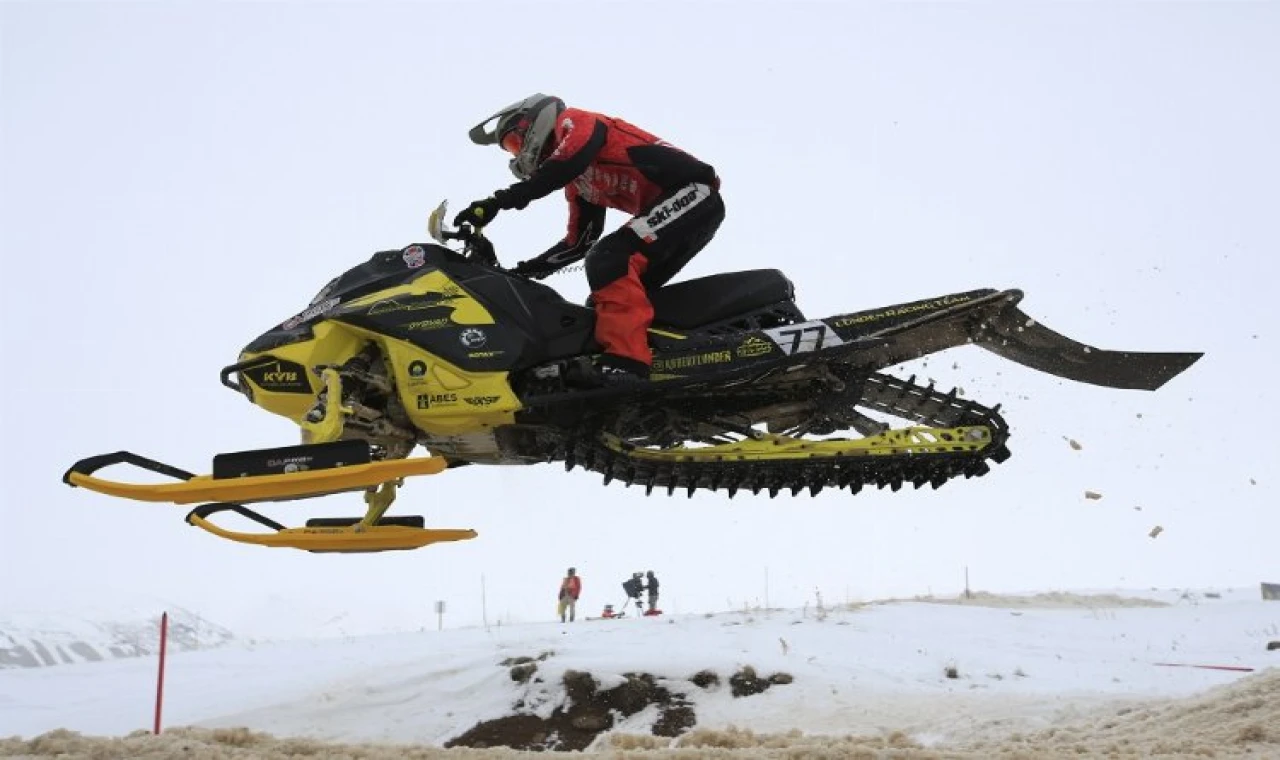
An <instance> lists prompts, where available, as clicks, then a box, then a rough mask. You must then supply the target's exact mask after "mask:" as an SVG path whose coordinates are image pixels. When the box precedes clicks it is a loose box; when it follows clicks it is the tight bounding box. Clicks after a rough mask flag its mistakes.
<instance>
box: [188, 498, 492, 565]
mask: <svg viewBox="0 0 1280 760" xmlns="http://www.w3.org/2000/svg"><path fill="white" fill-rule="evenodd" d="M226 511H231V512H235V513H236V514H239V515H240V516H242V517H245V518H248V519H250V520H252V521H254V522H256V523H258V524H260V525H263V526H265V527H267V528H270V529H272V530H273V531H275V532H274V533H246V532H241V531H233V530H227V529H226V528H222V527H219V526H218V525H215V524H214V523H212V522H210V521H209V519H208V518H209V516H210V515H213V514H216V513H218V512H226ZM187 522H188V523H190V524H191V525H194V526H196V527H197V528H201V529H203V530H206V531H208V532H210V533H212V534H214V535H215V536H219V537H221V538H226V539H229V540H231V541H236V542H239V543H242V544H256V545H258V546H270V547H286V548H290V549H303V550H305V551H309V552H315V553H341V554H351V553H368V552H381V551H393V550H408V549H420V548H422V547H424V546H429V545H431V544H437V543H441V542H444V541H465V540H468V539H472V538H475V537H476V535H477V534H476V532H475V531H474V530H470V529H457V528H426V527H424V521H423V519H422V517H420V516H416V515H415V516H402V517H382V518H379V519H378V521H377V522H376V523H374V524H372V525H362V524H361V518H359V517H349V518H348V517H331V518H325V517H316V518H312V519H310V520H307V523H306V527H303V528H286V527H285V526H283V525H281V524H280V523H278V522H276V521H274V520H271V519H270V518H267V517H264V516H262V515H260V514H258V513H257V512H254V511H253V510H251V509H248V508H247V507H245V506H244V505H241V504H205V505H204V506H200V507H196V508H195V509H193V510H191V512H190V513H188V514H187Z"/></svg>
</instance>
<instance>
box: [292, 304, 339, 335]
mask: <svg viewBox="0 0 1280 760" xmlns="http://www.w3.org/2000/svg"><path fill="white" fill-rule="evenodd" d="M337 305H338V299H336V298H328V299H325V300H323V301H321V302H320V303H318V304H316V305H315V306H312V307H311V308H309V309H306V310H305V311H303V312H302V313H301V314H297V315H295V316H292V317H289V318H288V319H286V320H285V321H284V322H281V323H280V327H281V328H282V329H285V330H292V329H293V328H295V327H297V326H298V325H300V324H302V323H303V322H307V321H309V320H312V319H315V318H316V317H318V316H320V315H321V314H324V313H325V312H327V311H329V310H330V309H332V308H333V307H335V306H337Z"/></svg>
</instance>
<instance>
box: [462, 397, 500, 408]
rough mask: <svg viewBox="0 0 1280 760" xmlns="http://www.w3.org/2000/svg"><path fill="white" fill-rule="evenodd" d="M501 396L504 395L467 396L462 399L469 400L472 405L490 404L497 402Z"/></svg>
mask: <svg viewBox="0 0 1280 760" xmlns="http://www.w3.org/2000/svg"><path fill="white" fill-rule="evenodd" d="M500 398H502V397H501V396H467V397H466V398H464V399H462V400H463V401H465V402H467V403H468V404H471V405H472V406H489V405H490V404H494V403H497V401H498V399H500Z"/></svg>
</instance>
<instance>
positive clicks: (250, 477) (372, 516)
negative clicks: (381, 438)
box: [63, 441, 477, 553]
mask: <svg viewBox="0 0 1280 760" xmlns="http://www.w3.org/2000/svg"><path fill="white" fill-rule="evenodd" d="M115 464H130V465H133V466H135V467H139V468H142V469H145V470H149V471H151V472H154V473H157V474H160V475H165V476H167V477H170V478H173V479H175V480H177V481H178V482H176V483H163V484H138V483H122V482H119V481H113V480H105V479H102V478H97V477H94V475H93V473H95V472H97V471H98V470H100V469H102V468H104V467H108V466H111V465H115ZM445 467H446V464H445V461H444V459H442V458H440V457H430V458H418V459H406V460H391V461H377V462H375V461H370V450H369V445H368V443H366V442H364V441H336V442H333V443H322V444H308V445H302V446H289V447H283V448H276V449H261V450H255V451H241V452H235V453H230V454H220V455H218V456H216V457H214V466H213V474H212V475H195V474H193V473H190V472H187V471H186V470H183V469H180V468H177V467H174V466H172V465H168V464H164V463H162V462H157V461H155V460H153V459H148V458H146V457H142V456H139V455H137V454H133V453H131V452H128V451H119V452H115V453H113V454H103V455H100V456H96V457H89V458H88V459H83V460H81V461H79V462H77V463H76V464H75V465H73V466H72V467H71V469H70V470H68V471H67V472H66V474H65V475H64V476H63V481H64V482H66V483H67V484H69V485H72V486H78V487H83V488H88V489H90V490H93V491H98V492H99V493H105V494H108V495H112V496H120V497H124V498H131V499H137V500H140V501H151V502H169V503H172V504H191V503H194V502H199V501H206V500H215V501H214V502H213V503H209V504H204V505H201V506H199V507H196V508H195V509H193V510H191V512H190V513H188V514H187V518H186V519H187V522H188V523H189V524H191V525H194V526H196V527H198V528H201V529H203V530H205V531H208V532H209V533H212V534H214V535H216V536H219V537H221V538H226V539H229V540H231V541H237V542H239V543H246V544H256V545H259V546H269V547H288V548H293V549H303V550H305V551H310V552H334V553H357V552H359V553H366V552H379V551H391V550H406V549H418V548H421V547H424V546H428V545H430V544H435V543H440V542H444V541H463V540H467V539H471V538H475V537H476V535H477V534H476V532H475V531H474V530H470V529H454V528H426V527H424V525H425V522H424V520H423V518H422V517H420V516H399V517H385V516H384V515H385V513H386V511H387V508H388V507H390V506H391V503H392V502H393V501H394V500H395V494H396V489H397V488H398V487H399V486H401V485H403V483H404V479H405V478H406V477H410V476H414V475H431V474H435V473H438V472H440V471H442V470H443V469H444V468H445ZM353 490H363V491H364V492H365V502H366V504H367V512H366V514H365V516H364V517H351V518H345V517H340V518H313V519H311V520H308V521H307V523H306V526H305V527H302V528H287V527H285V526H283V525H281V524H280V523H277V522H275V521H274V520H271V519H270V518H267V517H264V516H263V515H261V514H259V513H257V512H254V511H253V510H251V509H249V508H247V507H245V506H244V504H245V503H249V502H260V501H289V500H294V499H307V498H315V497H319V496H326V495H329V494H333V493H338V492H342V491H353ZM232 499H235V501H231V500H232ZM218 512H234V513H236V514H238V515H240V516H241V517H245V518H247V519H249V520H252V521H253V522H256V523H258V524H259V525H262V526H264V527H267V528H270V529H271V530H272V531H274V532H272V533H246V532H240V531H233V530H228V529H226V528H223V527H221V526H219V525H217V524H215V523H213V522H210V521H209V519H208V518H209V517H210V516H211V515H214V514H217V513H218Z"/></svg>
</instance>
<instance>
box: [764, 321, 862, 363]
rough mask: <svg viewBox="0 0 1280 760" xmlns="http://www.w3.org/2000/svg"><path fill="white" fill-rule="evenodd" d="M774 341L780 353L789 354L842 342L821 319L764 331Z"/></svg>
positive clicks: (819, 348)
mask: <svg viewBox="0 0 1280 760" xmlns="http://www.w3.org/2000/svg"><path fill="white" fill-rule="evenodd" d="M764 332H765V334H767V335H768V336H769V337H770V338H772V339H773V342H774V343H777V344H778V348H780V349H782V353H784V354H786V355H788V356H790V355H792V354H803V353H808V352H809V351H821V350H822V349H824V348H830V347H832V346H839V345H842V344H843V343H844V341H843V340H840V336H839V335H836V334H835V331H834V330H832V329H831V328H830V327H827V324H826V323H825V322H822V321H815V322H802V323H800V324H798V325H787V326H785V327H774V328H772V329H769V330H765V331H764Z"/></svg>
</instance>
